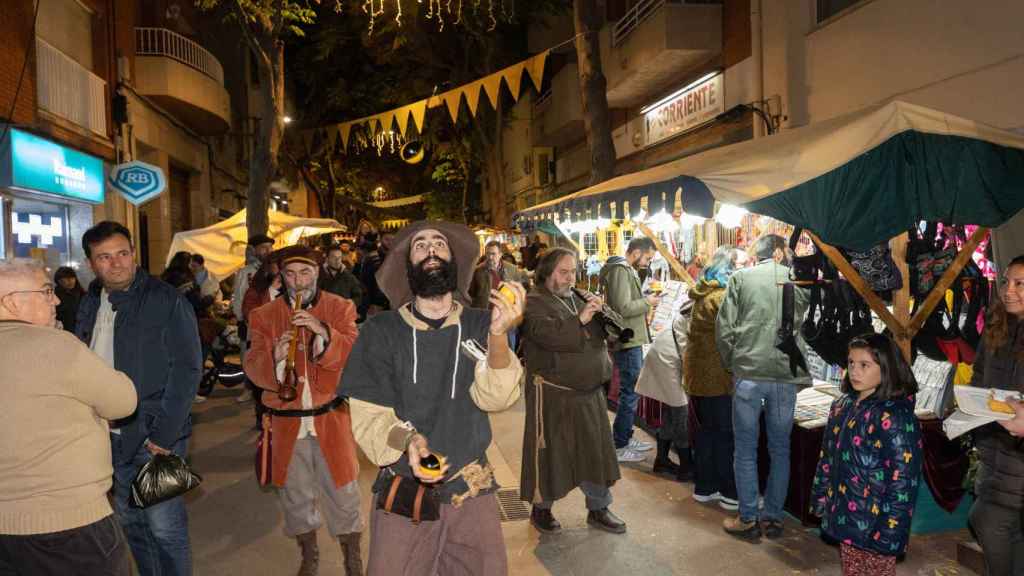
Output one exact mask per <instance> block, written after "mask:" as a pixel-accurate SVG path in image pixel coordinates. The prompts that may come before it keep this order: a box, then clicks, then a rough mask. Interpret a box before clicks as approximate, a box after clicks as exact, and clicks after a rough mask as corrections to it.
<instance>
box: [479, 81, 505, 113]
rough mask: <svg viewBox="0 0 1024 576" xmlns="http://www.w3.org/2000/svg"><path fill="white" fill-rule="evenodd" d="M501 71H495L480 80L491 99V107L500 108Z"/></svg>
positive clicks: (488, 97)
mask: <svg viewBox="0 0 1024 576" xmlns="http://www.w3.org/2000/svg"><path fill="white" fill-rule="evenodd" d="M501 76H502V73H501V72H495V73H494V74H491V75H490V76H488V77H486V78H484V79H483V80H481V81H480V83H481V84H483V86H484V92H486V93H487V99H488V100H490V101H491V108H493V109H495V110H497V109H498V97H499V96H501Z"/></svg>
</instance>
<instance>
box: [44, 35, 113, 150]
mask: <svg viewBox="0 0 1024 576" xmlns="http://www.w3.org/2000/svg"><path fill="white" fill-rule="evenodd" d="M36 89H37V92H38V94H37V95H36V99H37V101H38V104H39V108H41V109H43V110H46V111H47V112H50V113H52V114H54V115H57V116H60V117H61V118H64V119H66V120H69V121H71V122H73V123H75V124H78V125H79V126H82V127H83V128H87V129H89V130H91V131H92V132H94V133H96V134H99V135H100V136H103V137H106V136H107V105H106V94H107V83H106V82H105V81H104V80H103V79H102V78H100V77H99V76H97V75H95V74H93V73H92V72H90V71H89V70H86V69H85V67H83V66H82V65H81V64H79V63H78V62H75V61H74V60H72V59H71V58H69V57H68V56H67V55H66V54H64V53H63V52H61V51H60V50H58V49H57V48H55V47H53V46H52V45H50V44H49V43H47V42H46V41H45V40H43V39H42V38H39V37H38V36H37V37H36Z"/></svg>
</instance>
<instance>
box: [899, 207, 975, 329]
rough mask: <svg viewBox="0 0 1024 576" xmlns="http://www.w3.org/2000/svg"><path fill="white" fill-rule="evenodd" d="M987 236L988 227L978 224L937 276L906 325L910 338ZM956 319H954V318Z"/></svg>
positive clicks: (943, 296) (922, 324)
mask: <svg viewBox="0 0 1024 576" xmlns="http://www.w3.org/2000/svg"><path fill="white" fill-rule="evenodd" d="M986 236H988V228H985V227H984V226H978V229H977V230H975V231H974V234H971V237H970V238H968V239H967V243H966V244H964V246H963V248H962V249H961V250H960V252H959V253H958V254H957V255H956V258H954V259H953V263H952V264H950V265H949V268H946V271H945V272H944V273H943V274H942V277H941V278H939V281H938V282H936V283H935V286H934V287H932V290H931V292H929V293H928V296H927V297H926V298H925V299H924V302H922V303H921V306H920V307H919V308H918V309H917V312H915V313H914V317H913V318H911V319H910V323H909V324H908V325H907V335H908V336H909V337H910V338H913V337H914V334H917V331H918V330H920V329H921V327H922V326H924V323H925V320H927V319H928V316H930V315H931V313H932V311H933V310H935V306H937V305H938V304H939V300H941V299H942V298H945V296H946V290H947V289H948V288H949V287H950V286H952V285H953V282H955V281H956V278H957V276H959V275H960V272H961V271H962V270H963V269H964V266H966V265H967V262H968V261H969V260H970V259H971V256H973V255H974V251H975V250H977V248H978V245H979V244H981V242H982V240H984V239H985V237H986ZM954 321H956V319H954Z"/></svg>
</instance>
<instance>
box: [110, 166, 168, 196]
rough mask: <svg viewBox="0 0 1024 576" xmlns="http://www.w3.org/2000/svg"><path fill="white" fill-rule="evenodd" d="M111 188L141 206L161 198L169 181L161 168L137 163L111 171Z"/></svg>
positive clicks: (117, 167) (115, 167)
mask: <svg viewBox="0 0 1024 576" xmlns="http://www.w3.org/2000/svg"><path fill="white" fill-rule="evenodd" d="M110 187H111V188H113V189H114V190H117V191H118V192H120V193H121V195H122V196H124V198H125V200H127V201H129V202H131V203H132V204H134V205H135V206H139V205H141V204H145V203H146V202H149V201H150V200H152V199H153V198H156V197H157V196H159V195H160V194H161V193H162V192H163V191H164V189H166V188H167V179H166V178H165V177H164V171H163V170H161V169H160V167H159V166H153V165H152V164H146V163H145V162H139V161H135V162H128V163H126V164H118V165H117V166H114V168H113V169H112V170H111V171H110Z"/></svg>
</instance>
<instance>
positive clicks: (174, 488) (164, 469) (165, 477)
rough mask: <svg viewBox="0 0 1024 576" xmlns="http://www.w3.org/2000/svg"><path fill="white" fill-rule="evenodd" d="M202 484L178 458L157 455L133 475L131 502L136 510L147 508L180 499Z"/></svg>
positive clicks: (200, 479) (171, 455)
mask: <svg viewBox="0 0 1024 576" xmlns="http://www.w3.org/2000/svg"><path fill="white" fill-rule="evenodd" d="M202 481H203V478H202V477H201V476H200V475H199V474H196V473H195V472H193V471H192V469H191V468H189V466H188V464H187V463H186V462H185V460H184V459H182V457H181V456H178V455H177V454H157V455H156V456H153V459H152V460H150V461H149V462H147V463H146V464H145V465H143V466H142V468H141V469H140V470H139V473H138V474H136V475H135V480H133V481H132V496H131V502H132V504H133V505H134V506H135V507H137V508H147V507H149V506H152V505H154V504H159V503H161V502H163V501H165V500H170V499H171V498H174V497H176V496H181V495H182V494H184V493H185V492H188V491H189V490H191V489H193V488H195V487H196V486H199V484H200V483H202Z"/></svg>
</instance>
